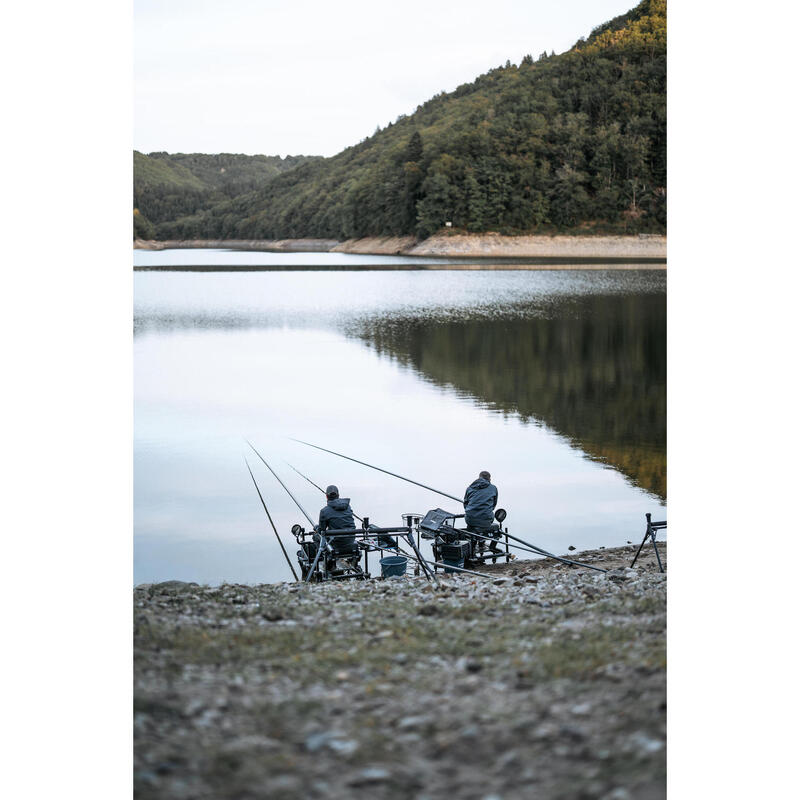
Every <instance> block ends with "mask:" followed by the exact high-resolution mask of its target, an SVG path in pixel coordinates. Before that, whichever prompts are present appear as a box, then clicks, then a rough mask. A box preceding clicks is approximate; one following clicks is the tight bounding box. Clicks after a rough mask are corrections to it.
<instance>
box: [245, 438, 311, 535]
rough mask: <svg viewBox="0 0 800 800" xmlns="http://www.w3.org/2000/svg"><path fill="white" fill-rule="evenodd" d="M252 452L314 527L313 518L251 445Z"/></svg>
mask: <svg viewBox="0 0 800 800" xmlns="http://www.w3.org/2000/svg"><path fill="white" fill-rule="evenodd" d="M245 441H246V442H247V444H249V445H250V447H253V445H252V443H251V442H250V441H248V440H247V439H245ZM253 452H254V453H255V454H256V455H257V456H258V457H259V458H260V459H261V460H262V461H263V462H264V466H265V467H266V468H267V469H268V470H269V471H270V472H271V473H272V474H273V475H274V476H275V480H276V481H278V483H279V484H280V485H281V486H283V488H284V489H285V490H286V494H288V495H289V497H291V498H292V500H294V504H295V505H296V506H297V507H298V508H299V509H300V510H301V511H302V512H303V516H304V517H305V518H306V519H307V520H308V524H309V525H311V526H312V527H314V520H313V519H311V517H309V516H308V514H307V513H306V510H305V509H304V508H303V506H301V505H300V503H299V501H298V500H297V498H296V497H295V496H294V495H293V494H292V493H291V492H290V491H289V489H288V488H287V487H286V484H285V483H284V482H283V481H282V480H281V479H280V478H279V477H278V475H277V473H276V472H275V470H274V469H272V467H271V466H270V465H269V464H267V462H266V460H265V459H264V456H262V455H261V453H259V452H258V450H256V449H255V447H253Z"/></svg>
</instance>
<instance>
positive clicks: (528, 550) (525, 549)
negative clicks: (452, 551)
mask: <svg viewBox="0 0 800 800" xmlns="http://www.w3.org/2000/svg"><path fill="white" fill-rule="evenodd" d="M468 534H469V535H470V536H474V537H475V538H477V539H485V540H486V541H490V542H499V541H500V540H499V539H495V538H494V537H492V536H483V535H482V534H480V533H474V532H472V531H468ZM503 535H504V536H508V538H509V539H512V538H514V537H512V536H511V534H510V533H506V534H503ZM509 547H513V548H514V549H515V550H521V551H522V552H523V553H534V554H535V555H540V556H546V557H547V558H555V559H557V560H558V561H561V562H562V563H564V564H572V565H574V566H576V567H586V568H587V569H594V570H597V571H598V572H608V570H605V569H603V568H602V567H595V566H593V565H592V564H585V563H584V562H582V561H573V560H572V559H569V558H561V556H554V555H552V554H551V553H548V552H547V551H546V550H542V549H540V548H538V547H537V548H535V549H532V547H533V546H532V545H529V546H528V547H522V546H521V545H518V544H509ZM497 555H498V557H499V556H502V555H504V554H503V553H502V552H501V551H498V553H497Z"/></svg>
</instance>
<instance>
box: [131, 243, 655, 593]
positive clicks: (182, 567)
mask: <svg viewBox="0 0 800 800" xmlns="http://www.w3.org/2000/svg"><path fill="white" fill-rule="evenodd" d="M187 252H188V253H189V254H190V256H189V257H190V258H195V259H196V258H198V251H180V250H177V251H161V252H158V253H155V254H153V253H146V254H145V253H143V252H142V251H137V252H136V254H135V262H134V263H135V264H137V265H138V266H146V264H143V262H146V261H147V260H148V259H150V258H151V256H153V255H157V256H158V257H159V262H158V263H161V264H168V263H169V259H171V258H174V259H175V266H178V267H179V266H180V265H181V264H184V265H185V264H187V263H189V264H192V263H202V260H201V262H196V261H189V262H187V261H186V260H185V259H186V258H187ZM220 252H223V251H220ZM199 255H200V257H201V259H202V257H205V260H208V259H209V254H208V253H205V254H202V253H201V254H199ZM265 255H269V256H270V257H273V256H274V257H276V258H277V261H274V262H271V264H270V265H268V266H276V267H277V268H278V270H279V271H246V272H191V271H189V272H180V271H152V272H151V271H139V272H136V273H135V274H134V380H135V406H134V412H135V430H134V439H135V440H134V561H135V563H134V581H135V583H143V582H150V581H160V580H167V579H173V578H174V579H179V580H193V581H197V582H200V583H210V584H218V583H221V582H223V581H231V582H241V583H254V582H271V581H279V580H287V579H291V573H290V572H289V568H288V566H287V565H286V562H285V560H284V559H283V556H282V554H281V551H280V549H279V546H278V544H277V542H276V541H275V535H274V533H273V532H272V530H271V529H270V528H269V527H268V523H267V520H266V517H265V515H264V512H263V509H262V508H261V505H260V503H259V500H258V496H257V494H256V492H255V489H254V487H253V484H252V481H251V479H250V476H249V475H248V472H247V467H246V465H245V457H247V459H248V461H249V462H250V465H251V468H252V469H253V472H254V474H255V476H256V479H257V480H258V483H259V486H260V488H261V491H262V493H263V495H264V499H265V500H266V503H267V506H268V507H269V510H270V512H271V514H272V516H273V519H274V520H275V522H276V524H277V526H278V530H279V531H280V533H281V535H282V536H283V540H284V543H285V546H286V548H287V550H288V551H289V553H290V555H293V554H294V552H295V550H296V549H297V548H296V545H295V542H294V539H293V537H292V536H291V534H290V533H289V530H290V528H291V526H292V525H293V524H294V523H296V522H300V523H305V520H304V519H303V517H302V514H301V513H300V512H299V511H298V510H297V508H296V507H295V506H294V504H293V503H292V501H291V499H290V498H289V497H288V496H287V495H286V493H285V492H284V490H283V489H282V488H281V487H280V486H279V485H278V483H277V482H276V481H275V479H274V478H273V477H272V475H270V473H269V472H268V471H267V470H266V468H265V467H264V466H263V464H261V462H260V461H259V460H258V458H257V457H256V456H255V455H254V454H253V453H252V451H251V450H250V449H249V448H248V446H247V445H246V443H245V438H247V439H249V440H250V441H252V442H253V444H254V445H255V446H256V447H257V448H258V449H259V451H260V452H261V453H262V455H264V456H265V458H266V459H267V460H268V461H269V462H270V463H271V465H272V466H273V468H274V469H275V470H276V471H277V472H278V474H279V475H280V476H281V478H282V479H283V480H284V482H285V483H286V484H287V486H289V488H290V489H291V491H292V492H293V493H294V494H295V496H296V497H297V498H298V500H299V501H300V503H301V504H302V505H303V506H304V507H305V508H306V510H308V511H309V513H310V514H311V516H312V517H314V518H316V515H317V513H318V511H319V509H320V507H321V506H322V505H324V497H323V495H322V494H321V493H320V492H319V491H318V490H317V489H315V488H313V487H312V486H310V485H309V484H308V483H307V482H306V481H304V480H303V479H302V478H300V477H299V476H298V475H297V474H296V473H295V472H293V471H292V469H291V468H290V467H289V464H291V465H292V466H294V467H296V468H297V469H299V470H300V471H302V472H303V473H305V474H306V475H307V476H308V477H309V478H310V479H311V480H313V481H314V482H315V483H317V484H319V485H321V486H325V485H327V484H329V483H335V484H337V485H338V486H339V488H340V490H341V494H342V496H344V497H350V498H351V502H352V506H353V509H354V511H355V512H356V513H357V514H359V515H361V516H369V517H370V520H371V521H372V522H375V523H377V524H380V525H397V524H400V523H401V514H402V513H403V512H423V513H424V512H425V511H426V510H428V509H430V508H436V507H437V506H441V507H442V508H445V509H448V510H452V511H454V512H458V511H461V510H462V509H459V508H456V507H455V506H456V504H455V503H453V502H452V501H449V500H447V499H446V498H444V497H441V496H439V495H436V494H433V493H431V492H428V491H425V490H423V489H421V488H419V487H416V486H413V485H411V484H408V483H404V482H402V481H400V480H397V479H396V478H392V477H390V476H388V475H385V474H382V473H379V472H375V471H373V470H369V469H367V468H366V467H363V466H360V465H358V464H354V463H352V462H350V461H345V460H343V459H339V458H336V457H335V456H332V455H329V454H327V453H323V452H320V451H318V450H314V449H311V448H309V447H305V446H303V445H301V444H298V443H296V442H294V441H291V438H290V437H295V438H298V439H304V440H306V441H308V442H313V443H315V444H318V445H321V446H322V447H326V448H329V449H332V450H337V451H339V452H341V453H345V454H347V455H349V456H352V457H354V458H358V459H360V460H363V461H368V462H370V463H373V464H376V465H378V466H381V467H383V468H385V469H389V470H391V471H393V472H398V473H400V474H402V475H406V476H409V477H411V478H413V479H415V480H417V481H420V482H422V483H425V484H428V485H430V486H433V487H436V488H438V489H440V490H442V491H444V492H447V493H448V494H453V495H456V496H461V495H462V494H463V491H464V489H465V487H466V486H467V485H468V484H469V483H470V482H471V481H472V480H473V479H474V478H475V477H477V473H478V472H479V471H480V470H482V469H487V470H489V471H490V472H491V473H492V478H493V482H494V483H495V484H496V485H497V486H498V489H499V495H500V500H499V505H500V506H502V507H504V508H506V509H507V510H508V518H507V520H506V525H507V526H508V529H509V532H510V533H513V534H515V535H517V536H520V537H522V538H523V539H527V540H528V541H531V542H533V543H535V544H536V545H538V546H540V547H544V548H545V549H548V550H551V551H553V552H556V553H566V552H567V548H568V547H569V546H570V545H572V546H574V547H576V548H578V550H581V549H587V548H594V547H599V546H606V547H613V546H619V545H624V544H626V543H627V542H628V541H633V542H637V543H638V541H641V537H642V535H643V532H644V522H645V520H644V514H645V512H648V511H649V512H652V513H653V515H654V517H657V518H661V517H663V516H665V514H666V511H665V502H666V273H665V272H664V271H662V270H630V269H628V270H613V269H609V270H591V271H582V270H560V271H530V270H507V271H500V272H495V271H427V270H423V271H378V270H372V269H363V268H361V269H360V270H358V271H355V270H354V269H353V268H352V267H353V264H354V262H353V261H347V258H350V259H353V258H355V259H363V258H369V259H372V260H373V261H374V259H375V258H376V257H375V256H369V257H359V256H349V257H348V256H345V255H344V254H329V253H312V254H295V253H291V254H283V253H281V254H272V253H270V254H264V253H257V254H253V253H246V254H243V253H237V254H229V255H228V257H224V256H223V257H220V256H217V255H213V256H211V258H214V259H220V260H219V262H215V263H218V265H219V266H222V267H224V266H225V264H226V261H233V262H235V263H237V264H240V263H242V262H240V261H237V259H239V258H240V257H243V256H258V257H263V256H265ZM298 255H299V256H307V257H313V258H314V259H315V262H314V263H318V260H321V261H322V263H320V264H319V267H320V269H319V270H315V269H311V270H307V271H280V267H281V265H282V264H284V265H285V264H288V263H292V262H294V261H295V260H296V257H297V256H298ZM326 256H327V257H334V258H336V259H340V258H342V257H344V258H345V261H344V262H342V261H339V262H338V263H339V264H340V265H341V270H342V271H338V270H336V269H334V266H335V262H334V261H332V260H328V261H325V257H326ZM385 258H396V257H385ZM151 263H154V262H151ZM371 566H372V567H373V571H374V566H375V565H374V564H372V562H371Z"/></svg>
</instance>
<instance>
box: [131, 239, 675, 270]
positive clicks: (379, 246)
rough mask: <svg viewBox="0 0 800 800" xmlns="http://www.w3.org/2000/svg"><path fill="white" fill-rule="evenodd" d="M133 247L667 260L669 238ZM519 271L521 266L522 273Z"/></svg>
mask: <svg viewBox="0 0 800 800" xmlns="http://www.w3.org/2000/svg"><path fill="white" fill-rule="evenodd" d="M134 248H137V249H142V250H166V249H173V248H184V249H186V248H233V249H240V250H263V251H271V252H317V253H325V252H335V253H359V254H366V255H408V256H451V257H455V256H461V257H469V258H486V259H492V258H555V259H569V258H575V259H602V258H607V259H636V258H641V259H655V260H664V259H666V257H667V237H666V236H661V235H657V234H639V235H637V236H501V235H500V234H495V233H486V234H459V233H453V234H447V233H441V234H436V235H434V236H431V237H430V238H428V239H424V240H423V241H418V240H417V239H415V238H414V237H413V236H384V237H376V236H372V237H367V238H363V239H348V240H347V241H344V242H339V241H337V240H335V239H280V240H262V239H247V240H245V239H224V240H216V239H215V240H212V239H193V240H187V241H183V240H182V241H163V242H157V241H144V240H141V239H137V240H136V241H135V242H134ZM519 268H520V267H519V266H517V269H519Z"/></svg>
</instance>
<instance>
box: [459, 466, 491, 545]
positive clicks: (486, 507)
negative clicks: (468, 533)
mask: <svg viewBox="0 0 800 800" xmlns="http://www.w3.org/2000/svg"><path fill="white" fill-rule="evenodd" d="M491 480H492V476H491V475H490V474H489V473H488V472H487V471H486V470H484V471H483V472H481V473H480V474H479V475H478V477H477V479H476V480H474V481H473V482H472V483H471V484H470V485H469V486H467V491H466V492H465V493H464V518H465V521H466V523H467V528H469V529H472V530H473V531H475V532H476V533H481V534H483V535H484V536H492V537H493V538H494V537H495V536H496V534H495V532H493V531H492V525H493V523H494V509H495V506H496V505H497V487H496V486H494V485H493V484H492V483H491ZM490 549H491V550H496V549H497V544H496V543H495V542H492V545H491V548H490Z"/></svg>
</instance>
